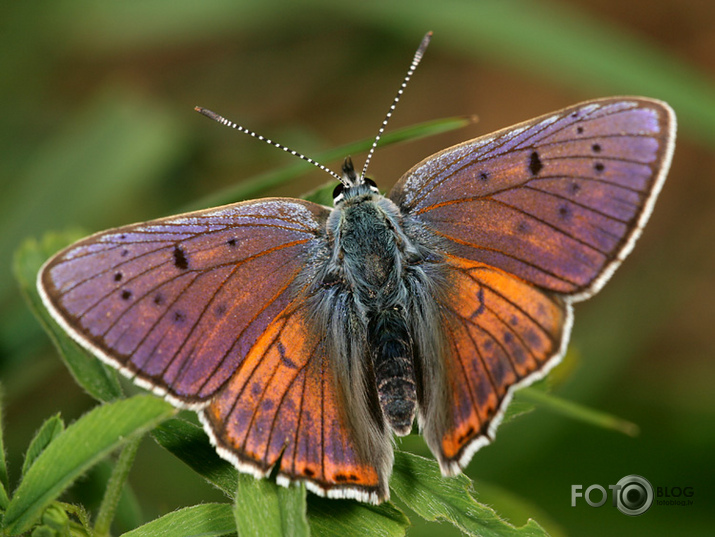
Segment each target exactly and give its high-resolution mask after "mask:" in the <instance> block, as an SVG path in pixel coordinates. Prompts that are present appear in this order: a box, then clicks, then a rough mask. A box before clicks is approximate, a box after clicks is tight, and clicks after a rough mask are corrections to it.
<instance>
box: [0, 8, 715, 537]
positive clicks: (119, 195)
mask: <svg viewBox="0 0 715 537" xmlns="http://www.w3.org/2000/svg"><path fill="white" fill-rule="evenodd" d="M427 30H433V31H434V38H433V41H432V45H431V46H430V48H429V50H428V52H427V55H426V57H425V59H424V61H423V63H422V65H421V67H420V69H419V70H418V72H417V74H416V75H415V77H414V79H413V82H412V83H411V86H410V87H409V89H408V91H407V93H406V94H405V97H404V99H403V101H402V103H401V105H400V107H399V109H398V111H397V112H396V114H395V116H394V119H393V122H392V124H391V128H392V129H394V128H397V127H400V126H405V125H409V124H412V123H417V122H421V121H426V120H429V119H434V118H439V117H444V116H450V115H468V114H478V115H479V118H480V120H479V122H478V123H477V124H475V125H473V126H470V127H468V128H467V129H464V130H461V131H456V132H452V133H449V134H445V135H441V136H439V137H432V138H429V139H425V140H421V141H419V142H414V143H409V144H402V145H398V146H392V147H389V148H386V149H385V150H382V151H380V150H378V152H377V154H376V156H375V158H374V159H373V161H372V167H371V175H372V176H373V177H375V178H376V180H377V181H378V184H380V186H381V187H382V188H384V189H389V187H390V186H391V185H392V183H393V182H394V181H396V180H397V179H398V178H399V177H400V175H401V174H402V173H403V172H404V171H405V170H407V169H408V168H410V167H411V166H412V165H413V164H414V163H415V162H417V161H418V160H420V159H422V158H424V157H425V156H427V155H429V154H431V153H433V152H436V151H437V150H440V149H442V148H444V147H447V146H448V145H451V144H453V143H457V142H459V141H462V140H465V139H468V138H472V137H475V136H477V135H479V134H484V133H488V132H491V131H493V130H496V129H498V128H501V127H504V126H508V125H510V124H512V123H516V122H519V121H522V120H525V119H528V118H531V117H534V116H537V115H540V114H544V113H547V112H550V111H553V110H556V109H559V108H561V107H564V106H567V105H570V104H574V103H576V102H578V101H581V100H585V99H589V98H596V97H603V96H607V95H616V94H640V95H646V96H649V97H656V98H661V99H664V100H666V101H668V102H669V103H670V104H671V105H672V106H673V107H674V108H675V110H676V113H677V114H678V119H679V133H678V136H679V138H678V143H677V144H676V152H675V158H674V162H673V167H672V170H671V173H670V177H669V179H668V181H667V182H666V184H665V187H664V189H663V191H662V194H661V197H660V200H659V202H658V204H657V205H656V209H655V212H654V214H653V217H652V218H651V221H650V223H649V225H648V227H647V228H646V230H645V233H644V234H643V237H642V238H641V240H640V241H639V243H638V245H637V247H636V248H635V251H634V253H633V254H632V255H631V256H630V258H629V259H628V261H627V262H626V263H625V264H624V265H623V267H622V268H621V269H620V270H619V271H618V273H617V274H616V275H615V276H614V278H613V279H612V281H611V282H610V283H609V284H608V285H607V286H606V288H605V289H604V290H603V291H602V292H601V293H600V294H599V295H598V296H597V297H595V298H594V299H593V300H591V301H589V302H587V303H584V304H580V305H578V306H577V307H576V325H575V330H574V336H573V338H572V345H571V351H572V352H571V353H570V359H569V360H567V361H566V363H565V365H564V366H562V367H560V368H559V369H557V370H556V371H555V372H554V375H553V377H554V379H553V381H554V384H555V387H554V391H555V393H556V394H557V395H559V396H561V397H564V398H567V399H570V400H573V401H576V402H578V403H581V404H584V405H588V406H591V407H594V408H599V409H602V410H605V411H608V412H610V413H613V414H615V415H618V416H621V417H623V418H626V419H628V420H631V421H633V422H635V423H637V424H638V425H639V426H640V428H641V433H640V435H639V436H637V437H636V438H630V437H627V436H623V435H620V434H617V433H613V432H610V431H605V430H603V429H598V428H594V427H591V426H588V425H585V424H583V423H578V422H573V421H569V420H568V419H567V418H564V417H562V416H555V415H552V414H550V413H549V412H548V411H546V410H544V409H537V410H536V411H535V412H533V413H531V414H530V415H528V416H526V417H522V418H520V419H517V420H515V421H513V422H512V423H509V424H507V425H505V426H504V427H503V428H501V429H500V431H499V434H498V437H497V441H496V443H494V444H493V445H491V446H489V447H487V448H484V449H483V450H482V451H480V452H479V453H478V454H477V455H476V456H475V457H474V459H473V461H472V463H471V465H470V467H469V474H470V476H471V477H473V478H474V479H475V486H476V490H477V492H478V494H479V499H480V501H483V502H485V503H488V504H491V505H493V506H494V507H495V508H496V510H497V511H498V512H499V513H500V514H502V515H503V516H506V517H507V518H509V519H510V520H511V521H512V522H513V523H515V524H519V525H521V524H523V523H524V522H525V521H526V518H527V517H534V518H536V519H537V520H538V521H539V522H540V523H541V524H542V525H544V526H545V527H546V528H547V529H548V530H549V531H551V532H552V533H554V534H555V535H564V534H565V535H579V536H589V535H607V534H610V535H624V534H628V535H712V533H713V523H715V516H713V514H712V513H713V507H714V506H715V479H714V478H715V465H713V462H712V460H713V452H714V450H715V389H713V382H714V381H715V360H713V358H715V352H714V349H715V346H714V345H713V343H712V341H711V338H712V335H713V331H714V330H715V181H713V176H714V175H715V79H714V78H713V72H714V71H715V4H713V3H710V2H699V1H696V0H686V1H682V0H660V1H658V2H652V1H647V0H631V1H629V2H624V1H622V0H599V2H588V1H586V0H576V1H571V2H563V1H562V2H555V1H551V2H536V1H528V0H523V1H456V0H440V1H439V2H437V1H430V2H428V1H421V0H411V1H407V0H396V1H391V2H372V1H363V2H358V1H352V0H351V1H346V0H343V1H339V2H334V1H333V2H327V1H322V0H308V1H293V2H287V1H280V0H262V1H260V2H258V1H253V2H247V1H229V0H204V1H203V2H189V1H187V0H174V1H172V2H169V1H161V0H142V1H139V0H126V1H122V2H96V1H95V2H90V1H83V0H54V1H49V0H45V1H36V2H3V3H2V6H0V51H1V52H0V72H1V73H2V76H1V77H0V107H2V108H1V110H2V122H1V123H0V144H1V145H0V147H1V149H0V151H1V155H2V158H0V193H1V195H0V229H1V230H2V231H1V232H0V260H2V263H0V379H1V380H2V384H3V388H4V390H5V396H4V397H5V401H4V404H5V416H4V420H5V423H4V428H5V435H6V449H7V451H8V458H9V461H10V464H11V466H10V472H11V475H12V477H13V478H14V479H16V478H17V475H18V472H19V470H18V469H19V467H20V465H21V454H22V452H23V450H24V448H25V446H26V445H27V443H28V442H29V440H30V438H31V437H32V434H33V432H34V431H35V430H36V428H37V427H39V425H40V424H41V423H42V421H43V419H45V418H46V417H48V416H50V415H51V414H54V413H56V412H58V411H60V412H62V415H63V416H64V417H65V419H66V420H67V421H71V420H72V419H74V418H76V417H77V416H79V415H81V414H82V413H83V412H84V411H86V410H87V409H88V408H90V407H91V406H92V405H93V401H92V400H91V399H90V398H89V397H88V396H86V395H85V394H84V393H82V392H81V390H80V389H79V388H78V387H77V386H76V385H75V384H74V383H73V381H72V379H71V378H70V376H69V375H68V374H67V373H66V372H65V371H64V369H63V367H62V366H61V363H60V361H59V359H58V358H57V355H56V353H55V351H54V350H53V349H52V348H51V346H50V343H49V340H48V339H47V338H46V337H45V336H44V335H43V333H42V331H41V328H40V326H39V324H38V323H37V322H36V321H35V320H34V318H33V317H32V315H31V313H30V312H29V310H28V309H27V308H26V306H25V305H24V303H23V302H22V300H21V298H20V295H19V293H18V292H17V289H16V285H15V283H14V281H13V279H12V276H11V269H10V266H11V259H12V254H13V251H14V250H15V249H16V248H17V247H18V245H19V244H20V243H21V242H22V240H23V239H25V238H26V237H40V236H41V235H42V234H43V233H44V232H45V231H48V230H56V229H65V228H67V227H70V226H81V227H82V228H83V229H85V230H86V231H88V232H89V231H96V230H99V229H103V228H107V227H112V226H117V225H121V224H127V223H131V222H134V221H137V220H147V219H150V218H155V217H159V216H164V215H167V214H172V213H175V212H178V211H179V210H182V209H183V208H184V207H186V206H188V205H192V206H196V204H197V200H201V199H202V198H203V197H204V196H208V195H210V194H212V193H215V192H217V191H220V190H221V189H224V188H228V187H231V186H235V185H236V184H238V183H240V182H241V181H242V180H245V179H249V178H251V177H253V176H255V175H256V174H259V173H261V172H263V171H267V170H270V169H273V168H276V167H280V166H283V165H286V164H291V163H292V161H291V157H290V156H287V155H285V154H283V153H282V152H280V151H278V150H276V149H273V148H271V147H268V146H266V145H264V144H260V143H258V142H256V141H255V140H252V139H250V138H248V137H247V136H242V135H238V134H236V133H233V132H230V131H228V130H227V129H225V128H222V127H220V126H219V125H216V124H212V123H210V122H208V121H206V119H205V118H202V117H201V116H199V115H198V114H196V113H195V112H193V111H192V108H193V106H195V105H201V106H205V107H208V108H211V109H213V110H216V111H217V112H219V113H221V114H222V115H225V116H226V117H228V118H231V119H233V120H235V121H237V122H239V123H241V124H243V125H246V126H248V127H250V128H252V129H254V130H257V131H258V132H260V133H262V134H264V135H266V136H269V137H271V138H273V139H276V140H279V141H281V142H283V143H285V144H287V145H289V146H291V147H292V148H295V149H296V150H299V151H301V152H303V153H306V154H308V155H314V154H316V153H318V152H319V151H322V150H324V149H329V148H331V147H334V146H337V145H340V144H344V143H347V142H350V141H354V140H356V139H360V138H364V137H367V136H371V135H372V134H373V133H375V132H376V129H377V127H378V126H379V123H380V121H381V120H382V117H383V114H384V113H385V111H386V110H387V107H388V105H389V103H390V101H391V99H392V97H393V95H394V93H395V91H396V89H397V87H398V85H399V83H400V81H401V78H402V76H403V74H404V72H405V70H406V68H407V65H408V64H409V60H410V58H411V56H412V54H413V52H414V50H415V48H416V46H417V44H418V43H419V41H420V39H421V38H422V35H423V34H424V33H425V31H427ZM353 157H354V158H355V159H356V161H357V162H360V161H361V157H362V156H361V155H353ZM324 164H327V165H330V166H331V167H333V168H334V169H335V168H338V167H339V162H325V163H324ZM325 180H326V176H325V175H324V174H322V173H321V172H319V171H315V172H311V173H309V174H307V175H306V176H305V177H304V178H301V179H300V180H295V181H292V182H291V183H290V184H287V185H284V186H281V187H279V188H272V189H270V190H269V191H267V192H265V193H264V195H293V196H297V195H300V194H301V193H303V192H305V191H307V190H309V189H311V188H313V187H315V186H317V185H319V184H321V183H323V182H324V181H325ZM198 203H200V202H198ZM410 444H411V445H413V444H414V445H416V449H420V446H419V441H416V440H410ZM628 474H640V475H642V476H644V477H646V478H647V479H649V480H650V482H651V483H652V484H653V485H654V486H661V487H666V486H667V487H674V486H679V487H684V486H692V487H694V491H695V495H694V498H693V500H694V505H692V506H688V507H675V506H670V507H666V506H658V505H654V506H653V507H652V508H651V509H650V510H649V511H648V512H647V513H646V514H644V515H642V516H638V517H628V516H625V515H623V514H621V513H620V512H619V511H618V510H616V509H614V508H612V507H610V506H609V505H608V504H607V505H606V506H603V507H600V508H592V507H589V506H587V505H586V504H585V503H584V502H583V501H581V502H580V503H579V504H578V505H577V506H576V507H571V506H570V491H571V485H572V484H582V485H584V488H586V487H587V486H589V485H590V484H594V483H598V484H601V485H602V486H604V487H607V485H609V484H614V483H616V482H617V481H618V480H619V479H620V478H622V477H623V476H625V475H628ZM130 481H131V483H132V485H133V487H134V490H135V492H136V494H137V497H138V503H139V505H140V506H141V510H142V512H143V516H144V517H146V518H152V517H154V516H157V515H159V514H163V513H165V512H167V511H169V510H172V509H175V508H176V507H179V506H183V505H189V504H193V503H198V502H201V501H216V500H221V496H220V495H219V494H218V493H217V492H216V491H214V490H212V489H210V488H209V487H208V486H207V485H205V484H203V483H202V482H201V481H200V479H199V478H198V477H196V476H195V475H194V474H192V473H191V472H190V471H189V470H187V469H185V468H184V467H183V466H182V465H181V464H180V463H178V462H177V461H175V460H173V459H172V458H171V456H169V455H167V454H166V453H165V452H163V451H162V450H161V449H159V448H158V447H156V446H155V445H154V444H153V442H152V441H151V440H145V441H144V443H143V444H142V447H141V450H140V453H139V457H138V460H137V463H136V465H135V468H134V470H133V473H132V476H131V477H130ZM91 485H92V479H90V478H87V479H86V480H85V481H84V486H85V488H89V487H90V486H91ZM80 489H81V487H80ZM82 493H83V492H82V491H81V490H79V491H78V492H77V494H79V495H80V496H79V497H82V496H81V494H82ZM88 494H89V496H88ZM88 497H91V492H87V490H85V491H84V498H85V500H84V501H88V500H87V499H86V498H88ZM411 518H412V520H413V522H415V524H416V526H415V527H414V528H412V529H411V530H410V534H411V535H420V534H423V532H427V531H432V532H434V529H432V530H429V529H426V528H424V527H421V525H420V524H419V521H418V520H417V519H416V517H414V516H413V517H411ZM440 529H444V530H445V531H446V530H448V529H449V528H447V527H446V526H444V525H442V526H441V527H440Z"/></svg>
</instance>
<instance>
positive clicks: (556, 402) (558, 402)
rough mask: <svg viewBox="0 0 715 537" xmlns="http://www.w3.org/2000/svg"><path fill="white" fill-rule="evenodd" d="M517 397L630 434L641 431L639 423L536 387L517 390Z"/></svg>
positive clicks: (565, 414) (578, 418)
mask: <svg viewBox="0 0 715 537" xmlns="http://www.w3.org/2000/svg"><path fill="white" fill-rule="evenodd" d="M517 397H523V398H524V399H526V400H528V401H530V402H532V403H537V404H540V405H542V406H544V407H546V408H549V409H551V410H553V411H555V412H558V413H559V414H562V415H564V416H568V417H570V418H574V419H577V420H580V421H584V422H586V423H591V424H593V425H596V426H598V427H603V428H605V429H612V430H614V431H618V432H621V433H623V434H626V435H628V436H637V435H638V433H639V432H640V429H639V427H638V425H636V424H635V423H633V422H630V421H627V420H624V419H623V418H619V417H618V416H613V415H612V414H607V413H605V412H601V411H599V410H594V409H592V408H587V407H585V406H581V405H579V404H577V403H574V402H572V401H567V400H566V399H561V398H559V397H556V396H554V395H551V394H550V393H546V392H544V391H542V390H538V389H536V388H524V389H521V390H519V391H518V392H517Z"/></svg>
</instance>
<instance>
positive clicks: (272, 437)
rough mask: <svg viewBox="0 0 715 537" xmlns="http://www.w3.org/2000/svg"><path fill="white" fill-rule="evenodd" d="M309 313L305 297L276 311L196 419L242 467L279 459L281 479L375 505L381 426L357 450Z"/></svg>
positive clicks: (382, 464)
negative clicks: (366, 445) (368, 445)
mask: <svg viewBox="0 0 715 537" xmlns="http://www.w3.org/2000/svg"><path fill="white" fill-rule="evenodd" d="M313 314H314V312H312V311H311V309H310V308H309V307H306V304H305V303H301V304H297V305H294V306H291V307H288V308H287V309H286V310H285V311H284V312H282V313H281V315H279V316H278V317H277V318H276V319H275V320H274V321H273V322H272V323H271V325H270V326H269V327H268V329H267V330H266V331H265V332H264V333H263V334H262V335H261V337H260V338H259V340H258V342H257V343H256V345H255V346H254V347H253V348H252V349H251V351H250V352H249V353H248V355H247V356H246V359H245V361H244V364H243V367H241V369H240V370H239V371H238V373H237V374H236V375H234V376H233V377H232V378H231V380H230V381H229V383H228V385H227V386H226V388H225V389H224V390H223V391H222V392H221V393H220V394H219V396H218V397H216V398H215V399H214V400H213V401H212V402H211V404H210V405H209V406H208V407H207V408H206V409H204V410H203V411H202V413H201V419H202V421H203V422H204V424H205V425H206V427H207V430H210V431H212V432H211V436H212V441H213V442H214V444H215V445H217V446H218V448H219V452H220V453H221V454H222V455H223V456H224V457H225V458H227V459H229V460H231V461H232V462H233V463H234V464H235V465H236V466H237V467H238V468H240V469H242V470H244V471H247V472H249V473H252V474H254V475H256V476H264V475H266V474H267V473H268V472H269V471H270V469H271V468H273V467H274V465H277V469H278V475H277V479H278V481H279V482H280V483H283V484H286V485H288V484H289V483H291V482H295V481H305V482H306V484H307V486H308V487H309V488H310V489H311V490H313V491H314V492H317V493H318V494H321V495H327V496H329V497H340V498H344V497H349V498H356V499H359V500H361V501H370V502H372V503H377V502H379V501H381V500H384V499H385V498H386V497H387V493H388V490H387V478H388V476H389V473H390V468H391V466H392V450H391V448H390V444H389V439H388V438H387V434H386V432H383V433H382V434H380V435H379V436H380V437H381V438H372V439H368V442H370V441H372V442H374V443H373V445H372V446H371V448H372V449H369V450H366V449H360V447H359V445H358V443H357V442H356V440H357V438H356V436H355V435H356V434H360V433H359V432H356V431H355V430H354V429H353V428H351V427H350V426H349V425H348V421H347V418H348V416H347V414H346V410H349V409H346V405H345V397H344V396H343V393H344V392H343V389H345V388H347V386H341V385H340V382H336V378H335V373H336V371H335V363H334V360H331V359H330V351H329V348H330V347H329V342H328V341H327V338H326V337H325V331H322V332H321V331H317V330H312V329H311V327H310V319H311V317H312V315H313ZM227 424H228V425H227Z"/></svg>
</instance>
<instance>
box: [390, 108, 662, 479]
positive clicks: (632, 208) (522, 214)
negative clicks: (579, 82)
mask: <svg viewBox="0 0 715 537" xmlns="http://www.w3.org/2000/svg"><path fill="white" fill-rule="evenodd" d="M674 133H675V117H674V115H673V112H672V110H671V109H670V107H668V105H666V104H665V103H662V102H660V101H654V100H650V99H643V98H630V97H624V98H612V99H603V100H597V101H591V102H586V103H582V104H580V105H576V106H573V107H570V108H566V109H564V110H562V111H560V112H556V113H554V114H550V115H547V116H543V117H541V118H537V119H534V120H532V121H529V122H526V123H523V124H520V125H517V126H515V127H512V128H509V129H505V130H502V131H499V132H497V133H495V134H492V135H488V136H484V137H481V138H477V139H475V140H472V141H468V142H465V143H463V144H460V145H457V146H455V147H452V148H449V149H447V150H445V151H442V152H440V153H437V154H436V155H433V156H432V157H429V158H428V159H425V160H424V161H422V162H421V163H419V164H417V165H416V166H415V167H413V168H412V169H411V170H410V171H408V172H407V173H406V174H405V175H404V176H403V177H402V178H401V179H400V181H399V182H398V183H397V184H396V185H395V187H394V188H393V190H392V191H391V193H390V198H391V199H392V200H393V201H395V202H396V203H397V204H398V206H399V207H400V209H401V211H402V212H403V214H404V215H405V219H406V221H407V222H408V223H412V224H414V223H416V224H417V227H418V228H419V227H423V228H425V231H423V232H426V233H428V234H429V235H430V236H432V237H434V238H436V240H437V242H438V243H439V244H440V245H441V246H440V248H441V249H442V250H443V254H444V256H445V264H444V271H445V276H444V279H445V282H446V285H445V288H444V293H443V295H444V296H442V297H437V299H438V302H439V304H440V308H441V310H442V311H443V332H444V334H443V336H444V338H445V341H446V345H445V347H446V349H445V352H444V355H443V356H442V357H441V358H440V359H441V360H443V362H444V365H443V367H442V369H441V370H442V371H444V373H443V375H444V377H445V378H444V379H442V380H441V381H440V382H441V383H442V384H443V385H444V386H445V387H446V389H445V390H443V393H444V395H443V396H441V400H439V401H428V402H426V404H425V405H424V408H423V412H425V415H424V416H422V423H423V430H424V434H425V438H426V440H427V442H428V444H429V445H430V447H431V448H432V450H433V452H434V453H435V455H436V456H437V458H438V460H439V461H440V463H441V466H442V469H443V471H444V472H445V473H446V474H451V473H455V472H457V471H458V470H459V469H460V468H461V467H464V466H465V465H466V464H467V463H468V462H469V460H470V458H471V456H472V454H473V453H474V452H475V451H476V450H477V449H478V448H479V447H480V446H482V445H484V444H486V443H488V442H489V441H490V440H491V438H492V436H493V434H494V431H495V429H496V426H497V425H498V423H499V422H500V421H501V417H502V414H503V410H504V409H505V408H506V406H507V404H508V401H509V400H510V398H511V394H512V393H513V391H514V390H515V389H516V388H518V387H520V386H525V385H528V384H530V383H532V382H534V381H535V380H537V379H539V378H541V377H542V376H543V375H544V374H546V372H547V371H548V370H549V369H550V368H551V367H553V365H555V364H556V363H557V362H558V361H559V360H560V358H561V356H562V354H563V352H564V351H565V348H566V344H567V339H568V336H569V333H570V326H571V302H573V301H576V300H583V299H585V298H588V297H589V296H591V295H592V294H593V293H595V292H596V291H598V289H600V288H601V286H602V285H603V284H604V283H605V281H606V280H607V279H608V277H609V276H610V275H611V274H612V273H613V271H614V270H615V269H616V268H617V266H618V265H619V264H620V262H621V261H622V260H623V259H624V258H625V256H626V255H627V254H628V253H629V252H630V250H631V248H632V246H633V243H634V242H635V240H636V238H637V237H638V235H639V234H640V231H641V229H642V227H643V225H644V224H645V222H646V220H647V219H648V217H649V215H650V212H651V210H652V207H653V204H654V202H655V198H656V196H657V194H658V192H659V190H660V188H661V186H662V183H663V181H664V180H665V175H666V173H667V170H668V167H669V164H670V160H671V157H672V152H673V146H674ZM455 290H457V291H458V292H456V293H455ZM433 369H434V370H436V371H440V368H438V367H435V368H433ZM434 397H440V396H439V395H435V396H434Z"/></svg>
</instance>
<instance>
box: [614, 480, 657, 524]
mask: <svg viewBox="0 0 715 537" xmlns="http://www.w3.org/2000/svg"><path fill="white" fill-rule="evenodd" d="M617 484H618V485H619V487H618V488H617V489H616V490H617V491H618V492H617V493H616V507H618V510H619V511H620V512H621V513H623V514H624V515H629V516H637V515H642V514H643V513H645V512H646V511H647V510H648V509H649V508H650V506H651V505H652V504H653V486H652V485H651V484H650V481H648V480H647V479H646V478H645V477H641V476H639V475H627V476H626V477H624V478H622V479H621V480H620V481H619V482H618V483H617Z"/></svg>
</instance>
